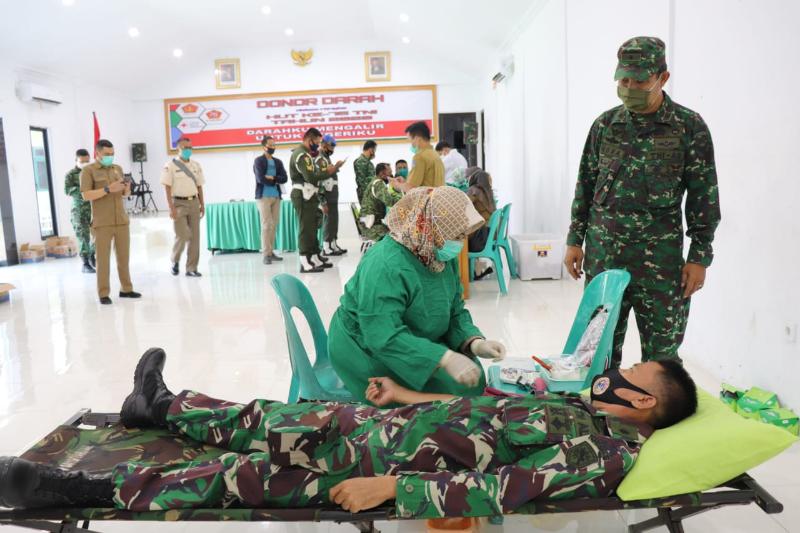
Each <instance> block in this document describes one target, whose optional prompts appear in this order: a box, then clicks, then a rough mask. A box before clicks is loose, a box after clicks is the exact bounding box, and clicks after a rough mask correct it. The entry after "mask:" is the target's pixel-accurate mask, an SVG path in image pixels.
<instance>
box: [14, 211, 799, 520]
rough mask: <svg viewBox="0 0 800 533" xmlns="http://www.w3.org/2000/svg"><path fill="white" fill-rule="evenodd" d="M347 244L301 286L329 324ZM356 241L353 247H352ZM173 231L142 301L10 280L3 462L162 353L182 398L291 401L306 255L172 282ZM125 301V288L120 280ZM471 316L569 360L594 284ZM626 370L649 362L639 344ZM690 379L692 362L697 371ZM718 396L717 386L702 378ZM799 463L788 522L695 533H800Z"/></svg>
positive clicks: (75, 284)
mask: <svg viewBox="0 0 800 533" xmlns="http://www.w3.org/2000/svg"><path fill="white" fill-rule="evenodd" d="M342 217H343V220H342V226H343V231H344V232H345V238H344V239H343V244H344V245H345V246H347V247H348V248H350V250H351V251H350V253H349V254H348V255H346V256H344V257H343V258H339V259H336V260H335V263H336V268H333V269H331V270H329V271H327V272H325V273H324V274H308V275H302V276H301V278H302V279H303V281H305V283H307V285H308V286H309V288H310V290H311V292H312V294H313V296H314V299H315V300H316V302H317V306H318V307H319V310H320V314H321V315H322V318H323V320H324V321H325V322H326V323H327V321H328V320H329V319H330V316H331V315H332V313H333V311H334V310H335V309H336V306H337V303H338V299H339V296H340V295H341V292H342V287H343V285H344V283H345V282H346V281H347V279H348V278H349V277H350V276H351V275H352V273H353V272H354V270H355V268H356V264H357V262H358V259H359V257H360V255H359V253H358V242H357V240H356V239H355V238H354V229H352V223H351V222H350V218H349V213H345V212H344V211H343V212H342ZM348 232H349V236H348V235H347V233H348ZM170 241H171V225H170V223H169V220H168V219H167V218H165V217H163V216H162V217H149V218H138V219H135V220H134V223H133V226H132V239H131V257H132V259H131V272H132V276H133V281H134V286H135V289H136V290H138V291H141V292H142V293H143V294H144V297H143V298H142V299H141V300H140V301H131V300H120V299H119V298H114V304H113V305H112V306H101V305H99V304H98V302H97V297H96V291H95V281H94V277H93V276H91V275H86V274H82V273H81V272H80V263H79V260H78V259H63V260H48V261H46V262H45V263H43V264H37V265H21V266H15V267H9V268H2V269H0V282H9V283H13V284H14V285H16V286H17V289H16V290H15V291H13V293H12V297H11V302H9V303H4V304H0V454H3V455H8V454H16V453H19V452H20V451H22V450H24V449H26V448H27V447H28V446H29V445H31V444H32V443H33V442H35V441H36V440H37V439H38V438H39V437H41V436H43V435H44V434H46V433H47V432H48V431H50V430H51V429H53V427H55V426H56V425H58V424H59V423H60V422H62V421H63V420H64V419H66V418H67V417H69V416H70V415H71V414H73V413H74V412H75V411H77V410H78V409H79V408H81V407H91V408H92V409H94V410H109V411H117V410H118V409H119V406H120V404H121V401H122V399H123V398H124V396H125V395H126V394H127V393H128V391H129V389H130V385H131V378H132V375H133V368H134V365H135V363H136V361H137V360H138V357H139V355H140V354H141V353H142V352H143V351H144V350H145V349H147V348H149V347H151V346H160V347H163V348H164V349H166V351H167V354H168V361H167V367H166V371H165V378H166V381H167V383H168V384H170V386H172V387H173V389H181V388H195V389H199V390H202V391H204V392H207V393H209V394H211V395H214V396H217V397H222V398H227V399H231V400H239V401H246V400H249V399H251V398H252V397H267V398H272V399H279V400H280V399H285V397H286V395H287V393H288V388H289V384H288V380H289V376H290V368H289V364H288V359H287V358H288V355H287V350H286V342H285V337H284V333H283V331H284V330H283V322H282V319H281V316H280V311H279V308H278V303H277V299H276V298H275V295H274V294H273V292H272V289H271V287H270V286H269V279H270V276H271V275H273V274H275V273H278V272H289V273H292V274H296V275H299V276H300V274H298V268H297V256H296V254H287V256H286V257H287V260H286V261H285V262H284V263H283V264H280V265H273V266H270V267H265V266H263V265H262V264H261V261H260V256H259V255H258V254H231V255H217V256H215V257H212V256H211V255H210V254H208V253H206V252H204V255H203V256H202V259H201V263H200V268H201V271H202V272H203V274H204V277H203V278H201V279H189V278H186V277H184V276H183V275H181V276H180V277H178V278H175V277H173V276H171V275H170V274H169V272H168V268H169V265H168V263H169V261H168V259H167V258H168V250H169V244H170ZM112 287H113V288H112V298H113V297H114V295H115V294H116V290H117V289H116V288H117V287H118V285H117V281H116V280H115V279H114V277H113V275H112ZM472 291H473V294H472V299H470V300H469V302H468V307H469V308H470V310H471V311H472V313H473V315H474V318H475V321H476V323H477V324H478V325H479V326H480V327H481V328H482V329H483V331H484V333H485V334H486V335H487V336H488V337H490V338H496V339H500V340H503V341H504V342H505V343H506V344H507V346H508V348H509V351H510V353H511V354H512V355H518V356H527V355H530V354H534V353H542V354H548V353H560V351H561V349H562V347H563V342H564V339H566V336H567V333H568V331H569V327H570V325H571V321H572V318H573V313H574V311H575V309H576V308H577V304H578V302H579V300H580V295H581V284H579V283H576V282H573V281H571V280H564V281H534V282H520V281H518V280H515V281H512V282H511V284H510V288H509V291H510V293H509V295H508V296H506V297H501V296H500V295H499V292H498V289H497V283H496V281H495V280H494V279H487V280H484V281H481V282H477V283H474V284H473V285H472ZM626 349H627V351H626V354H625V361H626V362H633V361H635V360H636V359H637V358H638V357H639V344H638V340H637V337H636V332H635V330H633V331H630V332H629V336H628V342H627V347H626ZM687 364H688V365H689V366H690V367H691V356H690V355H689V357H688V358H687ZM694 375H695V378H696V379H697V380H698V382H699V383H700V384H701V385H703V386H704V387H706V388H707V389H709V390H712V391H713V390H716V389H717V387H718V385H719V383H718V380H717V379H716V378H715V377H714V376H709V375H706V374H702V373H700V372H699V371H695V372H694ZM797 472H800V450H798V448H797V447H795V448H793V449H790V450H788V451H787V452H784V453H783V454H782V455H781V456H780V457H778V458H776V459H774V460H773V461H771V462H769V463H767V464H765V465H762V466H761V467H759V468H757V469H755V470H754V471H753V472H752V473H753V474H754V475H755V477H756V479H758V480H759V482H761V483H762V484H763V485H764V486H765V487H766V488H767V489H769V490H771V491H772V492H773V494H774V495H775V496H776V497H778V498H779V499H780V500H781V501H783V503H784V504H785V506H786V511H784V513H783V514H781V515H777V516H774V517H773V516H768V515H765V514H764V513H763V512H762V511H761V510H760V509H759V508H758V507H756V506H754V505H751V506H748V507H742V508H730V507H729V508H726V509H724V510H718V511H713V512H710V513H708V514H704V515H701V516H698V517H695V518H692V519H689V520H688V521H687V522H686V531H688V532H715V531H719V532H738V531H741V532H754V533H755V532H758V533H770V532H773V531H774V532H781V531H794V532H800V480H798V475H797ZM651 515H652V512H650V513H647V512H637V513H627V512H626V513H616V512H595V513H581V514H570V515H543V516H535V517H511V518H508V519H507V520H506V523H505V525H504V526H503V527H498V526H488V527H486V528H485V531H569V532H596V533H600V532H617V531H625V529H626V528H625V526H626V523H631V522H633V521H636V520H641V519H642V518H648V517H649V516H651ZM94 525H95V528H96V529H100V530H102V531H145V530H147V531H149V530H153V531H160V532H163V533H170V532H178V531H181V532H183V531H186V532H188V531H191V532H205V531H209V532H210V531H231V532H234V531H235V532H237V533H244V532H246V531H247V532H249V531H254V532H255V531H262V532H263V531H287V532H300V531H318V532H327V531H336V532H339V531H341V532H346V531H355V530H354V529H352V528H351V527H350V526H337V525H331V524H314V525H312V524H306V523H301V524H243V523H237V524H197V523H185V524H158V525H143V524H141V523H137V524H125V523H109V524H99V523H96V524H94ZM380 528H381V529H382V530H383V531H386V532H389V533H392V532H395V531H397V532H413V531H424V523H420V522H401V523H398V522H393V523H381V524H380Z"/></svg>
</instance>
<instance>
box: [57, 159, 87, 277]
mask: <svg viewBox="0 0 800 533" xmlns="http://www.w3.org/2000/svg"><path fill="white" fill-rule="evenodd" d="M88 164H89V151H88V150H86V149H85V148H81V149H80V150H78V151H77V152H75V166H74V167H73V168H72V170H70V171H69V172H67V175H66V177H65V178H64V193H66V195H67V196H71V197H72V216H71V221H72V228H73V229H74V230H75V236H76V237H77V238H78V243H79V244H80V247H81V248H80V252H81V259H83V271H84V272H85V273H86V274H94V273H95V269H94V262H95V258H94V245H93V244H92V204H91V202H87V201H86V200H84V199H83V195H81V170H83V168H84V167H85V166H86V165H88Z"/></svg>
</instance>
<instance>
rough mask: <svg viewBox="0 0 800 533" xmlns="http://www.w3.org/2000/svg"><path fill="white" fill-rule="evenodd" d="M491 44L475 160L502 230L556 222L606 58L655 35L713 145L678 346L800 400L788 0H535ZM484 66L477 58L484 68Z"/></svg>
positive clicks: (672, 87) (610, 93)
mask: <svg viewBox="0 0 800 533" xmlns="http://www.w3.org/2000/svg"><path fill="white" fill-rule="evenodd" d="M532 15H533V16H532V20H530V22H529V23H528V24H527V26H526V27H525V28H524V29H523V30H522V31H521V32H520V33H519V34H518V35H517V36H515V38H514V39H512V41H511V42H510V43H509V44H508V45H507V46H506V47H504V48H503V49H502V50H500V51H499V52H498V58H500V57H503V56H505V55H507V54H509V53H512V54H513V55H514V58H515V64H516V71H515V74H514V75H513V76H512V77H510V78H508V79H507V80H506V81H505V82H503V84H501V85H500V86H499V87H498V88H497V89H495V90H494V91H492V90H486V91H485V98H486V101H487V106H486V111H487V118H486V122H487V143H486V148H487V169H488V170H489V171H490V172H491V173H492V174H493V176H494V177H495V186H496V188H497V189H498V192H499V195H500V199H501V201H503V202H506V201H512V200H513V202H514V209H512V213H513V215H512V221H511V231H512V232H514V233H521V232H553V233H558V234H562V235H563V234H566V230H567V227H568V224H569V205H570V202H571V200H572V194H573V190H574V183H575V179H576V176H577V171H578V164H579V161H580V154H581V151H582V148H583V144H584V142H585V138H586V134H587V133H588V130H589V127H590V125H591V123H592V121H593V120H594V119H595V118H596V117H597V116H598V115H599V114H600V113H601V112H603V111H605V110H606V109H609V108H611V107H613V106H615V105H617V104H618V100H617V98H616V92H615V86H614V82H613V71H614V66H615V64H616V51H617V48H618V47H619V45H620V44H621V43H622V42H623V41H624V40H625V39H627V38H629V37H633V36H635V35H657V36H659V37H661V38H662V39H663V40H664V41H665V42H666V44H667V59H668V64H669V68H670V71H671V73H672V78H671V81H670V83H669V84H668V86H667V91H668V92H669V93H670V94H671V95H672V96H673V97H674V99H675V100H676V101H677V102H679V103H681V104H683V105H686V106H687V107H689V108H692V109H694V110H696V111H698V112H700V113H701V115H702V116H703V117H704V118H705V120H706V122H707V123H708V125H709V127H710V129H711V133H712V137H713V139H714V143H715V148H716V162H717V170H718V175H719V183H720V196H721V204H722V216H723V221H722V224H721V226H720V228H719V231H718V232H717V236H716V239H715V242H714V247H715V251H716V259H715V262H714V264H713V265H712V267H711V268H710V269H709V271H708V280H707V284H706V287H705V289H703V291H702V292H701V293H700V294H699V295H698V296H697V297H695V298H694V299H693V302H692V313H691V320H690V324H689V329H688V332H687V336H686V339H685V342H684V345H683V348H682V351H681V354H682V356H683V357H684V358H686V359H688V360H690V361H692V362H693V363H695V364H697V365H700V366H702V367H705V368H706V369H708V370H710V371H712V372H714V373H715V375H717V376H719V378H720V380H730V381H731V382H732V383H734V384H737V385H740V386H752V385H759V386H762V387H765V388H769V389H772V390H775V391H776V392H778V393H779V396H780V397H781V399H782V400H783V401H784V402H785V403H787V404H789V405H791V406H794V407H795V408H800V387H797V383H798V377H797V376H798V374H800V348H798V344H797V342H794V343H790V342H787V340H786V339H785V337H786V336H785V334H784V330H785V328H786V326H790V327H796V325H797V324H798V323H800V305H799V304H798V302H800V284H798V280H797V274H798V268H797V265H798V264H799V263H800V251H798V246H797V242H798V237H800V221H798V218H797V216H796V212H797V208H796V203H797V200H798V199H799V198H800V180H798V179H797V165H796V164H795V162H794V160H793V155H794V153H795V152H796V151H797V148H796V147H797V146H798V144H800V126H798V124H800V121H799V120H798V119H800V116H799V115H800V113H798V111H797V107H796V106H795V105H793V104H792V103H791V94H792V93H793V88H794V87H795V85H796V84H797V82H798V74H797V72H796V69H795V68H793V65H794V63H795V60H794V58H795V56H796V55H797V53H798V52H800V34H798V32H797V31H796V27H795V26H796V24H795V23H794V21H796V20H798V18H800V4H798V3H796V2H792V1H791V0H772V1H769V2H763V3H755V2H729V1H727V0H691V1H689V0H672V1H669V0H654V1H651V2H647V3H642V2H638V1H635V0H606V1H604V2H594V1H591V0H566V1H563V2H562V1H560V0H543V1H542V2H540V3H539V4H538V5H535V6H534V8H532ZM487 74H488V71H487Z"/></svg>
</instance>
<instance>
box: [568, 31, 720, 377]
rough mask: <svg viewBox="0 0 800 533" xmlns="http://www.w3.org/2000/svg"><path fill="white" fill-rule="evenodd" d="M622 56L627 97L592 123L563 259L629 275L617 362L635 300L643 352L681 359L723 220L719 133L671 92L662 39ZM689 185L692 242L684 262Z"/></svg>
mask: <svg viewBox="0 0 800 533" xmlns="http://www.w3.org/2000/svg"><path fill="white" fill-rule="evenodd" d="M617 57H618V59H619V62H618V64H617V70H616V73H615V74H614V79H615V80H617V95H618V96H619V98H620V99H621V100H622V103H623V105H621V106H617V107H615V108H613V109H611V110H609V111H606V112H605V113H603V114H602V115H600V117H599V118H598V119H597V120H595V122H594V124H592V128H591V130H590V131H589V136H588V138H587V140H586V146H585V147H584V150H583V156H582V158H581V164H580V171H579V174H578V183H577V186H576V187H575V199H574V201H573V203H572V224H571V225H570V230H569V235H568V237H567V245H568V246H567V252H566V257H565V260H564V262H565V264H566V266H567V270H568V271H569V273H570V275H571V276H572V277H573V278H574V279H578V278H579V277H580V276H581V274H582V273H583V271H582V269H585V270H586V274H587V282H588V281H590V280H591V279H592V277H594V276H596V275H597V274H600V273H601V272H603V271H604V270H608V269H612V268H619V269H625V270H627V271H628V272H630V274H631V283H630V285H629V286H628V288H627V290H626V291H625V296H624V298H623V301H622V308H621V311H620V316H619V323H618V324H617V329H616V332H615V335H614V351H613V356H612V357H613V360H612V363H613V365H614V366H615V367H617V366H619V364H620V362H621V360H622V343H623V341H624V339H625V330H626V327H627V320H628V315H629V314H630V310H631V308H633V310H634V312H635V314H636V324H637V326H638V327H639V334H640V337H641V343H642V358H643V359H644V360H645V361H647V360H655V359H667V358H674V359H677V360H680V358H679V357H678V348H679V347H680V345H681V342H682V341H683V335H684V332H685V331H686V322H687V319H688V316H689V302H690V297H691V296H692V295H693V294H694V293H695V292H697V291H698V290H700V289H702V288H703V284H704V283H705V277H706V268H708V267H709V265H711V260H712V257H713V254H712V248H711V243H712V241H713V240H714V231H715V230H716V228H717V225H718V224H719V221H720V208H719V194H718V190H717V173H716V168H715V166H714V148H713V146H712V143H711V134H710V133H709V131H708V127H707V126H706V124H705V122H703V119H702V118H701V117H700V115H699V114H697V113H695V112H694V111H692V110H690V109H687V108H685V107H683V106H681V105H678V104H676V103H675V102H673V101H672V99H671V98H670V97H669V96H668V95H667V94H666V93H665V92H664V91H663V87H664V84H666V82H667V80H668V79H669V76H670V74H669V72H668V71H667V64H666V60H665V58H664V43H663V41H661V40H660V39H658V38H656V37H634V38H633V39H630V40H628V41H626V42H625V43H623V45H622V46H621V47H620V49H619V52H618V53H617ZM684 193H686V224H687V232H686V235H687V236H688V237H689V238H690V239H691V241H692V242H691V246H690V247H689V254H688V257H687V258H686V260H685V261H684V258H683V220H682V212H681V203H682V201H683V197H684ZM583 245H585V248H586V252H585V260H584V251H583V250H582V248H581V247H582V246H583Z"/></svg>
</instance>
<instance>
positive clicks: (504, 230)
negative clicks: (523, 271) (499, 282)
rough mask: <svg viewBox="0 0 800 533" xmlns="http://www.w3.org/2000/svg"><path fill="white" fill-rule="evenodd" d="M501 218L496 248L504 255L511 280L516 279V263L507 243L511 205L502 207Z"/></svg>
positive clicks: (517, 275)
mask: <svg viewBox="0 0 800 533" xmlns="http://www.w3.org/2000/svg"><path fill="white" fill-rule="evenodd" d="M502 211H503V218H502V220H501V222H500V231H498V232H497V246H499V247H500V248H502V249H503V251H504V252H505V254H506V262H508V270H509V272H511V278H512V279H513V278H518V277H519V274H518V273H517V263H516V262H515V261H514V254H512V253H511V243H510V242H509V241H508V220H509V217H510V216H511V204H506V205H505V206H503V209H502Z"/></svg>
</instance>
